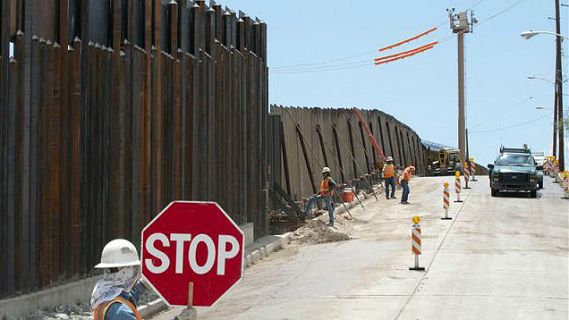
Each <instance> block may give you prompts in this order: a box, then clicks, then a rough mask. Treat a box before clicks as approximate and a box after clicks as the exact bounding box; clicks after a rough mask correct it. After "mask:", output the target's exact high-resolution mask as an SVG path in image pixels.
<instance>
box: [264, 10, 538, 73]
mask: <svg viewBox="0 0 569 320" xmlns="http://www.w3.org/2000/svg"><path fill="white" fill-rule="evenodd" d="M485 1H486V0H480V1H479V2H477V3H475V4H474V5H473V6H472V7H470V8H469V9H474V8H475V7H477V6H479V5H480V4H482V3H484V2H485ZM525 1H527V0H518V1H517V2H515V3H513V4H512V5H510V6H508V7H506V8H505V9H502V10H501V11H498V12H497V13H495V14H493V15H492V16H490V17H488V18H486V19H485V20H483V21H482V22H479V23H478V24H477V26H480V25H482V24H484V23H486V22H488V21H490V20H493V19H494V18H496V17H497V16H499V15H501V14H503V13H505V12H507V11H509V10H511V9H513V8H514V7H516V6H517V5H519V4H521V3H523V2H525ZM446 23H448V21H447V20H445V21H443V22H441V23H439V24H438V25H437V27H440V26H442V25H444V24H446ZM452 37H453V34H450V35H449V36H447V37H444V38H442V40H439V42H440V43H443V42H447V41H449V40H450V39H451V38H452ZM375 52H376V49H374V50H370V51H366V52H362V53H359V54H355V55H350V56H346V57H340V58H336V59H332V60H328V61H323V62H315V63H303V64H296V65H284V66H276V67H271V72H272V73H276V74H286V73H311V72H321V71H337V70H346V69H358V68H363V67H367V66H371V65H372V64H371V63H369V60H367V59H366V60H358V61H352V62H347V63H341V64H337V63H336V62H340V61H346V60H350V59H353V58H357V57H362V56H366V55H371V54H373V53H375Z"/></svg>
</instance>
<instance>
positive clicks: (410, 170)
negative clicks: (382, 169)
mask: <svg viewBox="0 0 569 320" xmlns="http://www.w3.org/2000/svg"><path fill="white" fill-rule="evenodd" d="M414 174H415V167H413V166H409V167H407V168H405V170H403V177H401V188H402V189H403V195H401V204H409V202H407V200H408V199H409V181H410V180H411V177H412V176H413V175H414Z"/></svg>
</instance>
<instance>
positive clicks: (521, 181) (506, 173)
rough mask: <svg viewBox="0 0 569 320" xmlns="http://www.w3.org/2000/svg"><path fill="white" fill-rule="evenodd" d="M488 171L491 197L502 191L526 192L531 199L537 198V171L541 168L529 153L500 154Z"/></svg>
mask: <svg viewBox="0 0 569 320" xmlns="http://www.w3.org/2000/svg"><path fill="white" fill-rule="evenodd" d="M488 169H489V171H490V173H489V174H490V188H491V190H492V191H491V192H492V196H493V197H496V196H498V195H499V194H500V192H502V191H515V192H519V191H528V192H529V193H530V196H531V197H532V198H536V197H537V189H538V184H539V178H538V171H539V170H543V167H542V166H540V165H537V164H536V163H535V160H534V158H533V156H532V155H531V153H518V152H507V151H506V152H502V153H500V155H499V156H498V158H496V160H495V161H494V164H489V165H488Z"/></svg>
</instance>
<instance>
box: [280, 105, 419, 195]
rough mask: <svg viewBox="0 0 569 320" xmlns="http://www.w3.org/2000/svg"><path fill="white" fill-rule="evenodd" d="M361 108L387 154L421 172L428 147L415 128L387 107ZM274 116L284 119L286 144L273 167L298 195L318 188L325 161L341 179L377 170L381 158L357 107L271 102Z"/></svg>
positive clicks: (286, 184)
mask: <svg viewBox="0 0 569 320" xmlns="http://www.w3.org/2000/svg"><path fill="white" fill-rule="evenodd" d="M361 112H362V116H363V118H364V119H365V121H366V123H367V125H368V127H369V129H370V130H371V132H372V133H373V135H374V137H375V139H376V140H377V142H378V144H379V146H380V148H381V149H382V150H383V153H384V154H385V156H392V157H393V158H394V160H395V164H396V165H397V166H401V167H402V168H405V167H406V166H409V165H414V166H415V167H416V168H417V174H424V173H425V170H426V162H425V161H426V157H425V152H426V149H425V148H424V147H423V145H422V144H421V139H420V138H419V136H418V135H417V133H416V132H415V131H413V130H412V129H411V128H409V127H408V126H407V125H405V124H404V123H402V122H400V121H398V120H397V119H395V118H394V117H393V116H391V115H388V114H386V113H383V112H381V111H378V110H361ZM271 117H278V118H276V119H280V122H281V123H280V125H281V126H282V133H281V134H280V135H279V142H281V143H282V144H283V148H282V150H281V154H282V157H281V158H280V159H282V164H279V168H278V169H279V170H278V171H276V170H275V169H272V172H273V173H274V174H275V175H280V176H281V180H279V181H278V182H279V183H281V185H282V188H283V189H284V190H286V191H287V192H288V193H289V194H290V195H291V196H292V198H294V199H296V200H300V199H302V198H303V197H307V196H309V195H311V194H313V193H315V192H316V189H317V188H319V182H320V178H321V175H320V170H321V168H322V167H323V166H328V167H330V168H331V170H332V176H333V177H334V178H335V179H336V180H337V181H342V182H348V181H350V180H354V179H361V178H362V176H364V175H365V174H370V173H373V170H374V164H376V163H377V162H378V161H379V159H378V158H377V156H376V154H375V152H374V150H373V148H372V146H371V142H370V141H369V139H368V137H367V135H366V133H365V131H364V130H363V128H362V127H361V125H360V123H359V122H358V119H357V117H356V115H355V114H354V113H353V111H352V110H351V109H321V108H291V107H283V106H277V105H271ZM271 125H272V126H273V127H276V125H275V124H273V123H272V122H271ZM275 152H276V151H275ZM281 168H282V171H281ZM281 181H282V182H281Z"/></svg>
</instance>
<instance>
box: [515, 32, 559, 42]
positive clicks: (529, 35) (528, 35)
mask: <svg viewBox="0 0 569 320" xmlns="http://www.w3.org/2000/svg"><path fill="white" fill-rule="evenodd" d="M538 34H552V35H554V36H558V37H560V38H561V39H567V37H565V36H564V35H562V34H560V33H555V32H551V31H533V30H530V31H524V32H522V33H521V34H520V36H522V38H524V39H526V40H528V39H531V38H533V37H535V36H537V35H538Z"/></svg>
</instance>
